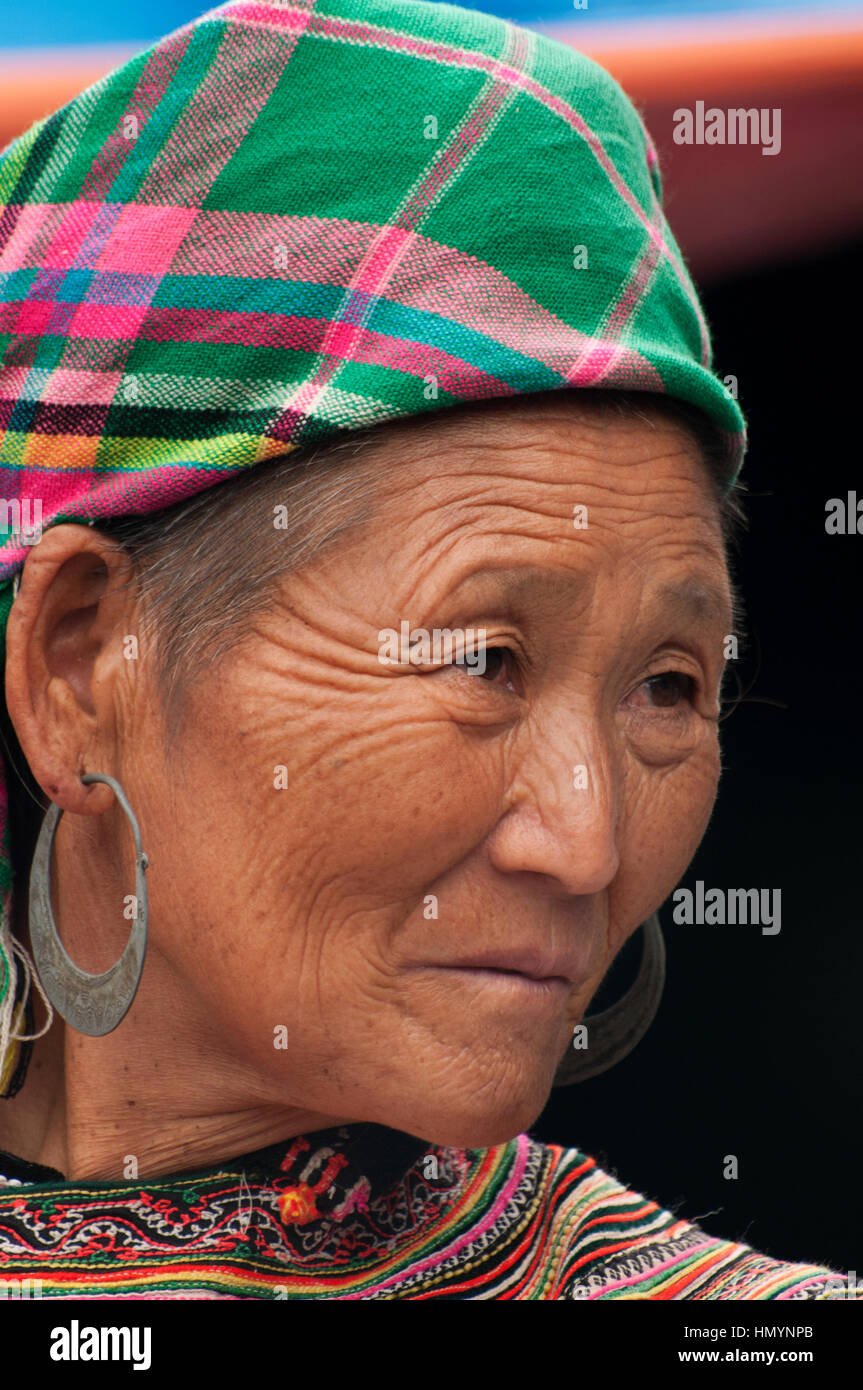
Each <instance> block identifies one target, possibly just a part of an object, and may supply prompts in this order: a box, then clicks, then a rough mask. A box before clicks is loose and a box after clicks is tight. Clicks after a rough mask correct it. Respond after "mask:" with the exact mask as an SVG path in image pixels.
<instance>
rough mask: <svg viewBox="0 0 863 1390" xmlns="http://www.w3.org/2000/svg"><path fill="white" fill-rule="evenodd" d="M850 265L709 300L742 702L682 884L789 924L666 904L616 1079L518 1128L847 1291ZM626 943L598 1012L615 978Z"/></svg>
mask: <svg viewBox="0 0 863 1390" xmlns="http://www.w3.org/2000/svg"><path fill="white" fill-rule="evenodd" d="M861 259H863V241H861V242H859V243H856V244H851V245H848V246H846V247H845V248H843V249H842V250H840V251H838V252H834V253H833V254H831V255H826V256H823V257H821V258H819V259H807V260H800V261H796V262H791V263H788V264H786V265H784V266H782V267H779V268H775V267H774V268H771V269H769V270H764V271H759V272H757V273H752V274H750V275H737V276H735V277H734V279H733V280H729V281H726V282H725V283H722V282H717V283H714V284H712V285H711V286H708V287H706V288H705V289H704V292H703V301H704V304H705V308H706V311H707V314H708V319H709V321H710V323H711V325H712V329H713V333H714V342H715V350H716V366H717V370H718V372H719V374H720V375H721V376H725V375H726V374H727V373H733V374H734V375H735V376H736V377H737V378H738V383H739V392H740V401H741V405H742V406H743V409H744V411H745V413H746V415H747V418H748V421H749V424H750V431H751V450H750V454H749V458H748V461H747V463H746V466H745V468H744V473H743V477H744V479H745V480H746V481H747V483H748V488H749V495H748V497H747V498H746V500H745V506H746V511H747V514H748V517H749V524H748V529H747V531H746V532H745V533H744V535H743V537H742V541H741V544H740V552H739V555H738V557H737V560H736V564H735V571H736V576H737V580H738V584H739V586H740V587H741V589H742V591H743V597H744V601H745V604H746V610H747V636H748V639H749V649H748V651H747V652H746V653H743V652H742V651H741V660H740V661H739V662H738V663H737V665H738V667H739V671H740V678H741V681H742V683H743V688H744V691H747V692H748V693H747V694H746V695H745V696H744V698H743V699H742V700H741V702H740V703H738V704H737V705H736V707H735V708H734V709H733V711H732V712H730V713H729V714H728V716H727V718H726V719H725V721H724V723H723V726H722V740H723V763H724V766H725V771H724V774H723V778H722V782H721V785H720V793H719V799H718V801H717V805H716V810H715V813H714V817H713V820H712V822H711V824H710V826H709V828H708V830H707V833H706V835H705V837H704V840H703V842H702V845H701V848H700V850H699V852H698V855H697V857H696V858H695V860H694V861H693V863H692V865H691V867H690V870H689V872H688V873H687V875H686V877H685V878H684V879H683V880H682V886H684V887H689V888H694V884H695V880H696V879H699V878H700V879H702V880H703V881H704V883H705V887H706V888H709V887H714V886H715V887H721V888H731V887H740V888H750V887H758V888H762V887H763V888H781V890H782V929H781V931H780V932H779V934H778V935H776V936H762V934H761V929H760V927H758V926H725V927H722V926H678V925H675V923H674V922H673V921H672V909H673V903H671V901H669V902H668V903H667V904H666V905H665V907H664V908H663V909H662V910H661V911H660V920H661V922H662V925H663V929H664V933H665V940H666V946H667V952H668V963H667V982H666V986H665V993H664V997H663V1003H662V1007H661V1009H660V1012H659V1015H658V1017H657V1020H656V1022H655V1023H654V1024H653V1026H652V1027H651V1029H650V1031H649V1032H648V1034H647V1035H646V1037H645V1038H644V1039H643V1041H642V1042H641V1043H640V1044H639V1045H638V1047H637V1048H636V1049H635V1051H634V1052H633V1053H632V1054H631V1055H630V1056H629V1057H628V1058H626V1059H625V1060H624V1061H623V1062H621V1063H619V1064H618V1065H617V1066H616V1067H615V1068H614V1069H613V1070H611V1071H609V1072H607V1073H606V1074H605V1075H604V1076H600V1077H596V1078H595V1079H593V1080H591V1081H586V1082H582V1083H580V1084H579V1085H576V1086H572V1087H568V1088H563V1089H560V1090H556V1091H554V1092H553V1093H552V1098H551V1100H550V1102H549V1104H548V1106H547V1107H546V1110H545V1112H544V1113H543V1115H542V1117H541V1119H540V1121H539V1123H538V1124H537V1125H536V1126H535V1128H534V1130H533V1131H532V1132H533V1133H535V1134H536V1135H537V1136H538V1137H539V1138H541V1139H543V1140H544V1141H546V1142H550V1141H553V1142H555V1143H562V1144H566V1145H573V1146H576V1147H579V1148H581V1149H583V1150H585V1151H586V1152H587V1153H590V1154H592V1155H593V1156H594V1157H595V1158H596V1159H597V1161H598V1162H599V1163H600V1165H601V1166H602V1167H604V1168H606V1169H607V1170H610V1171H611V1172H613V1173H615V1174H616V1175H617V1176H618V1177H619V1178H620V1180H621V1181H623V1182H625V1183H626V1184H627V1185H629V1186H632V1187H634V1188H636V1190H638V1191H640V1192H642V1193H644V1194H645V1195H647V1196H650V1197H652V1198H654V1199H655V1200H656V1201H658V1202H659V1203H660V1204H661V1205H663V1206H666V1207H670V1208H672V1209H673V1210H674V1211H676V1212H678V1213H679V1215H680V1216H681V1217H684V1218H687V1219H695V1218H702V1220H701V1224H703V1225H704V1227H705V1229H706V1230H708V1231H709V1232H710V1233H711V1234H715V1235H722V1236H725V1237H728V1238H731V1239H736V1240H744V1241H745V1242H746V1243H747V1244H750V1245H752V1246H754V1247H755V1248H756V1249H757V1250H760V1251H763V1252H766V1253H768V1254H770V1255H772V1256H775V1257H777V1258H780V1259H785V1260H799V1261H806V1262H809V1263H823V1264H827V1265H830V1266H832V1267H833V1268H835V1269H838V1270H841V1271H847V1270H850V1269H855V1270H857V1272H858V1276H860V1277H863V1249H861V1245H860V1231H861V1200H860V1190H861V1187H860V1181H859V1174H860V1172H861V1165H863V1142H861V1121H860V1116H861V1102H863V1085H861V1067H860V1053H861V1046H860V1045H861V1040H863V1021H861V988H863V969H861V967H863V911H861V906H860V902H861V891H863V845H861V798H863V748H861V722H863V721H861V702H863V679H861V676H863V655H861V653H863V623H861V604H863V583H861V579H863V534H861V535H845V536H841V535H840V536H828V535H827V534H826V532H825V529H824V521H825V515H826V513H825V502H826V501H827V499H828V498H831V497H843V498H844V496H845V494H846V493H847V492H848V490H849V489H854V488H855V487H856V489H857V491H858V495H859V496H860V498H861V499H863V466H861V438H860V434H861V426H860V408H861V400H863V387H861V383H860V363H861V351H860V347H859V344H858V343H857V341H856V338H855V336H854V334H853V323H854V321H853V319H852V318H851V317H850V313H851V308H852V303H853V302H854V301H855V299H856V296H857V294H858V293H859V291H858V285H859V267H860V264H861ZM843 324H847V326H848V330H849V331H848V333H847V334H845V333H843V332H842V328H843ZM729 693H730V694H731V693H732V692H729ZM762 702H763V703H762ZM641 935H642V934H641V933H640V932H638V933H637V934H636V936H635V937H634V938H633V939H632V942H631V943H630V945H629V946H628V947H627V948H626V950H625V951H624V953H622V954H621V956H620V957H619V958H618V963H617V965H616V966H615V967H614V970H613V972H612V976H610V977H608V978H607V982H606V984H605V985H604V986H603V990H602V992H601V995H600V996H597V999H596V1000H595V1001H594V1005H593V1006H592V1010H591V1011H593V1010H594V1009H595V1008H596V1007H597V1006H602V1005H604V1004H606V1003H610V1002H612V1000H613V999H614V998H615V997H619V996H620V995H621V994H622V993H623V991H624V989H625V988H626V985H627V984H628V983H629V982H630V981H631V979H632V976H633V974H634V971H635V969H636V968H637V965H638V959H639V954H640V949H641ZM726 1154H736V1155H737V1157H738V1161H739V1177H738V1178H737V1180H726V1179H725V1178H724V1177H723V1166H724V1157H725V1155H726ZM708 1213H709V1214H708Z"/></svg>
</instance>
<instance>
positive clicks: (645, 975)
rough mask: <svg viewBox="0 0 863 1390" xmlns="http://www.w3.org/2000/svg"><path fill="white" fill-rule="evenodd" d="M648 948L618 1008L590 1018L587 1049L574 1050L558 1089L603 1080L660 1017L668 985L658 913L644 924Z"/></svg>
mask: <svg viewBox="0 0 863 1390" xmlns="http://www.w3.org/2000/svg"><path fill="white" fill-rule="evenodd" d="M642 928H643V931H644V947H643V950H642V955H641V965H640V967H639V970H638V975H637V977H636V979H635V982H634V983H633V984H632V985H631V986H630V988H629V989H628V990H627V992H626V994H624V996H623V998H622V999H618V1001H617V1003H616V1004H612V1005H611V1006H610V1007H609V1008H607V1009H603V1011H602V1013H599V1014H587V1015H585V1017H584V1019H582V1022H583V1023H584V1024H585V1026H586V1027H587V1047H586V1048H584V1049H583V1050H581V1051H579V1050H576V1049H575V1048H572V1047H570V1048H569V1049H568V1050H567V1052H566V1053H565V1054H564V1057H563V1060H562V1062H561V1063H560V1065H559V1066H558V1069H557V1071H556V1072H555V1075H554V1085H555V1086H572V1085H574V1084H575V1083H576V1082H577V1081H588V1080H590V1078H591V1077H593V1076H599V1075H600V1074H601V1073H602V1072H604V1071H608V1070H609V1069H610V1068H611V1067H613V1066H616V1065H617V1063H618V1062H622V1061H623V1059H624V1057H628V1056H629V1053H630V1052H631V1051H632V1049H633V1048H634V1047H636V1046H637V1045H638V1043H640V1042H641V1039H642V1038H643V1037H644V1035H645V1033H646V1032H647V1030H648V1028H649V1027H650V1025H651V1023H652V1022H653V1020H654V1019H655V1017H656V1014H657V1011H658V1009H659V1004H660V1000H661V999H662V990H663V987H664V985H665V941H664V939H663V936H662V928H661V927H660V925H659V918H658V916H657V915H656V913H655V912H654V914H653V916H652V917H648V919H647V921H646V922H643V923H642Z"/></svg>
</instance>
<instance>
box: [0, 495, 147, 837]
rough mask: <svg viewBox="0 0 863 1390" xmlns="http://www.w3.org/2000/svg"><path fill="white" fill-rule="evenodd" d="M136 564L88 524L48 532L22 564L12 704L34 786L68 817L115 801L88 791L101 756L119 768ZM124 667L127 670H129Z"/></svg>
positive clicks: (10, 654) (9, 685)
mask: <svg viewBox="0 0 863 1390" xmlns="http://www.w3.org/2000/svg"><path fill="white" fill-rule="evenodd" d="M130 575H131V562H130V561H129V558H128V556H127V555H125V553H124V552H123V551H122V550H121V549H120V548H119V547H118V546H117V544H116V542H115V541H112V540H110V539H109V538H108V537H105V536H102V535H101V534H100V533H99V532H98V531H95V530H93V529H91V528H90V527H88V526H82V525H77V524H74V523H63V524H61V525H58V526H53V527H49V528H48V529H47V530H46V531H44V532H43V533H42V536H41V538H40V540H39V542H38V544H37V545H36V546H34V548H33V549H32V550H31V551H30V553H29V555H28V556H27V559H26V560H25V562H24V568H23V572H22V576H21V584H20V588H19V590H18V595H17V597H16V599H15V601H14V603H13V604H12V609H11V611H10V614H9V621H8V624H7V629H6V678H5V679H6V704H7V709H8V711H9V717H10V719H11V721H12V724H13V726H14V728H15V732H16V735H17V737H18V741H19V743H20V745H21V751H22V752H23V754H24V756H25V758H26V759H27V762H28V763H29V765H30V768H31V770H32V772H33V775H34V777H35V778H36V781H37V782H38V783H39V785H40V786H41V787H42V790H43V791H44V792H45V793H46V794H47V795H48V796H49V797H50V798H51V800H52V801H55V802H56V803H57V804H58V805H59V806H61V807H62V808H63V810H64V811H73V812H78V813H80V814H98V813H100V812H102V811H104V810H106V809H107V808H108V806H109V805H110V803H111V801H112V799H113V797H112V793H111V791H110V789H109V788H108V787H106V786H102V785H98V784H96V785H93V786H90V787H85V786H84V785H83V784H82V783H81V780H80V774H81V772H83V771H85V770H87V765H88V763H89V762H90V760H92V758H94V757H96V754H97V751H98V754H99V756H98V759H97V761H99V765H100V768H102V766H103V765H104V766H105V767H110V766H112V765H113V762H114V751H113V742H114V738H115V733H116V723H115V719H114V708H113V701H114V699H115V698H116V695H117V694H118V693H119V690H118V688H119V687H120V686H122V684H123V683H124V682H125V681H126V680H128V679H129V671H128V665H129V663H128V662H125V661H124V660H123V656H122V640H121V638H122V633H123V632H124V631H125V630H128V626H129V621H130V612H131V609H132V607H133V602H134V597H133V594H132V592H131V590H130V586H129V584H128V580H129V578H130ZM124 668H125V669H124Z"/></svg>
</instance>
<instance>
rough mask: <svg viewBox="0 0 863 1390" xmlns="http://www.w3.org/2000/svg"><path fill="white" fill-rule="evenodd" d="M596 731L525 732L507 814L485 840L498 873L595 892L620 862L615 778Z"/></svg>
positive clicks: (581, 892)
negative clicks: (530, 876) (539, 877)
mask: <svg viewBox="0 0 863 1390" xmlns="http://www.w3.org/2000/svg"><path fill="white" fill-rule="evenodd" d="M615 762H616V760H615V757H614V753H613V750H612V748H611V747H610V746H609V743H608V741H607V740H605V739H604V738H603V737H602V736H601V734H600V732H599V729H598V727H596V726H595V725H594V726H593V727H589V726H585V724H584V723H579V725H578V727H573V725H572V723H571V722H570V721H565V723H564V726H563V727H562V728H560V729H558V731H557V736H556V737H555V736H552V735H551V734H550V733H549V732H545V733H540V732H539V731H533V732H532V733H531V734H530V735H529V736H527V737H526V738H525V739H524V741H523V742H522V744H521V747H520V749H519V750H518V761H517V763H516V765H515V766H514V769H513V774H512V777H511V793H510V802H511V804H510V805H509V808H508V810H507V811H506V812H505V814H504V815H503V816H502V817H501V820H500V821H499V822H498V824H497V826H496V827H495V829H494V830H493V831H492V834H491V835H490V837H489V840H488V848H489V854H490V858H491V862H492V864H493V865H494V867H495V868H496V869H497V870H498V871H499V872H500V873H534V874H543V875H545V876H546V877H547V878H549V879H553V880H555V881H556V882H557V884H558V885H559V886H560V888H562V890H563V891H564V892H565V893H567V894H568V895H570V894H571V895H573V896H580V895H586V894H590V893H600V892H602V891H603V890H604V889H605V888H607V887H608V885H609V884H610V883H611V882H612V880H613V879H614V878H615V876H616V874H617V870H618V868H619V865H620V852H619V830H620V817H621V808H622V794H621V791H622V786H621V778H622V774H621V772H620V771H619V770H618V769H617V767H616V765H615Z"/></svg>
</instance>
